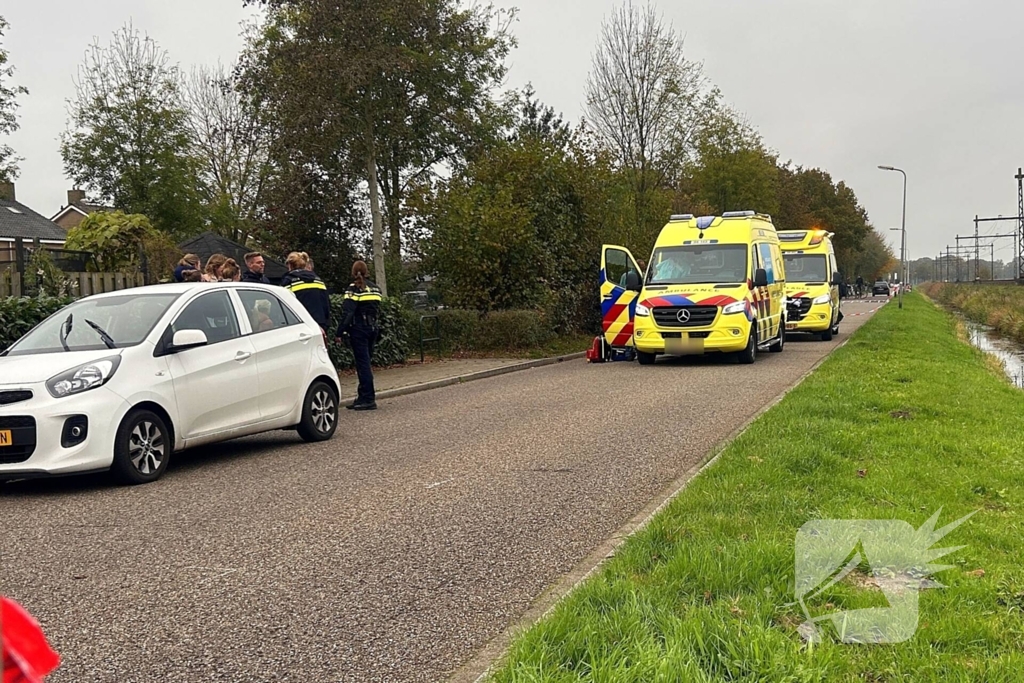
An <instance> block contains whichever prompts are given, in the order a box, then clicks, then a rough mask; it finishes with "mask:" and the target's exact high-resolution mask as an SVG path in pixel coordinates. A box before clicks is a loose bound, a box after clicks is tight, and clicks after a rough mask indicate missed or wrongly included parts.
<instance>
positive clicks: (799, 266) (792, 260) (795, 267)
mask: <svg viewBox="0 0 1024 683" xmlns="http://www.w3.org/2000/svg"><path fill="white" fill-rule="evenodd" d="M785 258H786V280H788V281H789V282H828V279H829V278H828V259H827V258H826V257H825V256H823V255H820V254H819V255H811V254H786V255H785Z"/></svg>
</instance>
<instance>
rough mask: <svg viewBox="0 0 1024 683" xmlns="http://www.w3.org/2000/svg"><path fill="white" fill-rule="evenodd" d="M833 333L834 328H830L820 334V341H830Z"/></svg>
mask: <svg viewBox="0 0 1024 683" xmlns="http://www.w3.org/2000/svg"><path fill="white" fill-rule="evenodd" d="M834 333H835V327H830V328H828V329H827V330H825V331H824V332H822V333H821V341H827V342H828V341H832V337H833V336H834Z"/></svg>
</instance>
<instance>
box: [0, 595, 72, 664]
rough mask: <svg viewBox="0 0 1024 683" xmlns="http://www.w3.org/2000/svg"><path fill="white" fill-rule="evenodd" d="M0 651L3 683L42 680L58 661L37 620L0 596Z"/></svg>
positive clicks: (58, 658)
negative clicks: (0, 652)
mask: <svg viewBox="0 0 1024 683" xmlns="http://www.w3.org/2000/svg"><path fill="white" fill-rule="evenodd" d="M0 650H2V653H3V659H2V661H3V674H4V675H3V683H43V679H44V677H45V676H46V675H47V674H49V673H50V672H51V671H53V670H54V669H56V668H57V665H58V664H60V657H59V656H58V655H57V653H56V652H54V651H53V650H52V649H50V645H49V644H48V643H47V642H46V636H44V635H43V630H42V629H41V628H40V627H39V624H38V623H36V620H35V619H33V618H32V617H31V616H30V615H29V613H28V612H26V611H25V610H23V609H22V608H21V606H19V605H18V604H17V603H15V602H13V601H11V600H8V599H7V598H0Z"/></svg>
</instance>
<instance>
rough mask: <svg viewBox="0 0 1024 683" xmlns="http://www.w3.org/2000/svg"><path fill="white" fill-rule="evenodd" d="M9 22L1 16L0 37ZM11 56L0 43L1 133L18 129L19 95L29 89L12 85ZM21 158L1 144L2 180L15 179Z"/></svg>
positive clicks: (0, 167) (8, 132) (0, 169)
mask: <svg viewBox="0 0 1024 683" xmlns="http://www.w3.org/2000/svg"><path fill="white" fill-rule="evenodd" d="M8 26H9V24H8V23H7V21H6V20H5V19H4V18H3V17H2V16H0V38H3V37H4V32H5V31H6V30H7V28H8ZM9 60H10V56H9V55H8V53H7V50H6V49H4V47H3V45H2V44H0V135H10V134H11V133H13V132H14V131H16V130H18V116H17V112H18V102H17V97H18V95H27V94H28V89H27V88H25V86H22V85H11V84H10V83H8V81H9V79H11V78H12V77H13V76H14V66H13V65H11V64H10V63H9ZM19 161H20V159H19V158H18V156H17V155H16V154H15V153H14V150H13V149H11V147H10V146H9V145H0V181H3V182H7V181H11V180H14V178H15V177H16V176H17V175H18V162H19Z"/></svg>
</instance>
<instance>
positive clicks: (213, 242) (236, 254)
mask: <svg viewBox="0 0 1024 683" xmlns="http://www.w3.org/2000/svg"><path fill="white" fill-rule="evenodd" d="M178 248H179V249H181V250H182V251H184V252H185V253H187V254H197V255H198V256H199V258H201V259H202V260H203V262H204V263H205V262H206V260H207V259H208V258H210V257H211V256H213V255H214V254H224V255H225V256H227V257H229V258H233V259H235V261H236V262H237V263H238V265H239V267H241V268H242V270H243V272H244V270H245V255H246V254H248V253H249V252H251V251H253V249H249V248H248V247H246V246H244V245H241V244H239V243H238V242H233V241H231V240H229V239H228V238H226V237H223V236H221V235H218V234H217V233H215V232H204V233H203V234H202V235H199V236H198V237H193V238H192V239H190V240H187V241H185V242H182V243H181V244H179V245H178ZM263 260H264V262H265V263H266V267H265V268H264V270H263V274H264V275H266V276H267V277H268V278H269V279H271V280H276V279H280V278H281V277H282V276H283V275H284V274H285V273H287V272H288V268H287V267H285V265H284V264H283V263H281V262H280V261H277V260H274V259H272V258H270V257H268V256H267V255H266V254H264V255H263Z"/></svg>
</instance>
